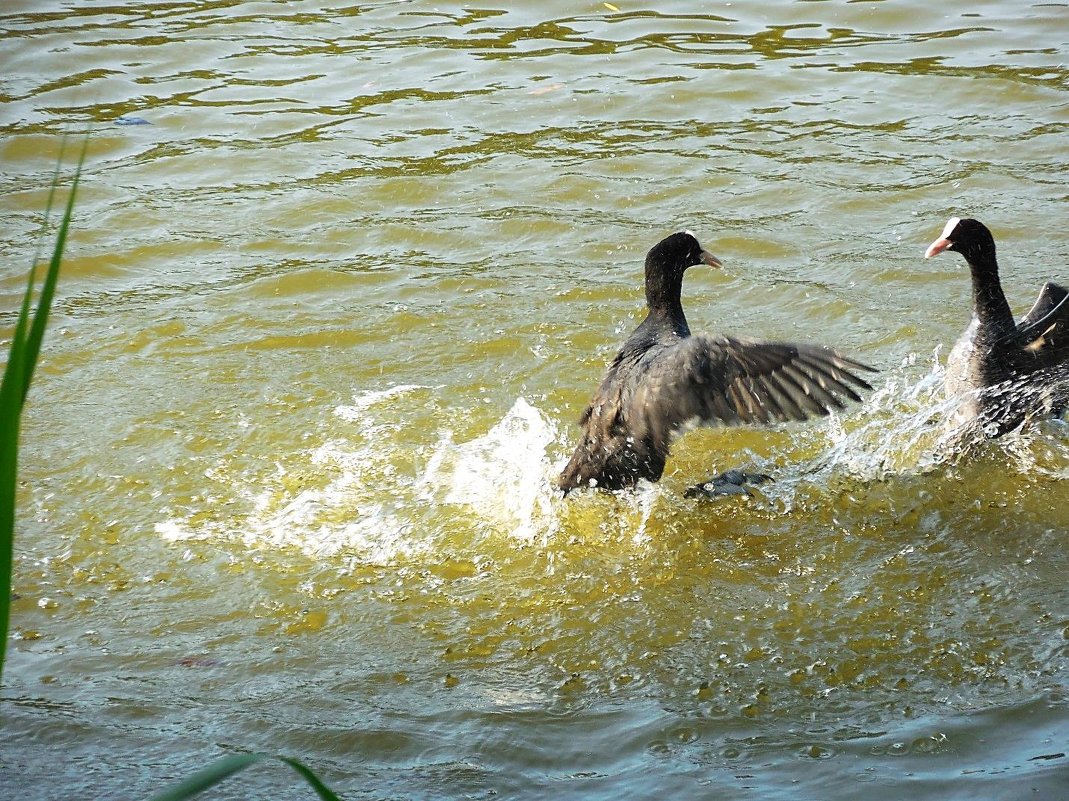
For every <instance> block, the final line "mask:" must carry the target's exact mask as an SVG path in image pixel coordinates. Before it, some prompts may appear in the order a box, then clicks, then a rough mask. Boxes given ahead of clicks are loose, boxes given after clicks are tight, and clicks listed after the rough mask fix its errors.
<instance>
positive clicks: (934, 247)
mask: <svg viewBox="0 0 1069 801" xmlns="http://www.w3.org/2000/svg"><path fill="white" fill-rule="evenodd" d="M951 244H952V243H951V241H950V240H949V239H943V238H939V239H937V240H935V241H934V242H932V244H930V245H929V246H928V249H927V250H926V251H924V258H926V259H930V258H931V257H932V256H938V255H939V254H940V253H942V252H943V251H944V250H946V249H947V248H948V247H950V245H951Z"/></svg>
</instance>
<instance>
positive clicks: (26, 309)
mask: <svg viewBox="0 0 1069 801" xmlns="http://www.w3.org/2000/svg"><path fill="white" fill-rule="evenodd" d="M87 146H88V137H86V142H85V144H83V146H82V155H81V158H80V159H79V160H78V168H77V170H76V172H75V176H74V182H73V184H72V186H71V192H70V197H69V198H68V199H67V207H66V210H65V211H64V214H63V219H62V221H61V224H60V230H59V233H58V235H57V237H56V242H55V246H54V248H53V251H52V259H51V262H50V264H49V268H48V274H47V275H46V277H45V283H44V286H43V288H42V290H41V296H40V298H39V299H38V303H37V308H36V310H35V311H34V312H33V315H32V321H31V313H30V309H31V307H32V299H33V287H34V283H35V279H36V272H37V260H36V258H35V259H34V262H33V264H32V265H31V266H30V276H29V280H28V282H27V286H26V294H25V295H24V296H23V299H22V306H21V308H20V310H19V317H18V320H17V321H16V323H15V330H14V332H13V334H12V339H11V349H10V351H9V355H8V360H7V365H6V366H5V367H4V375H3V378H2V379H0V680H2V678H3V671H4V663H5V661H6V658H7V638H8V631H9V630H10V624H11V571H12V561H13V554H14V548H15V490H16V487H17V483H18V446H19V427H20V422H21V418H22V407H23V405H24V403H25V400H26V393H27V392H28V391H29V387H30V379H31V378H32V376H33V369H34V366H35V365H36V363H37V356H38V354H39V352H40V349H41V341H42V340H43V339H44V332H45V327H46V325H47V323H48V311H49V308H50V307H51V304H52V298H53V296H54V294H55V288H56V281H57V280H58V277H59V266H60V264H61V262H62V260H63V248H64V246H65V245H66V241H67V232H68V231H69V229H70V221H71V217H72V215H73V214H74V198H75V193H76V190H77V187H78V180H79V178H80V177H81V171H82V165H83V163H84V161H85V152H86V148H87ZM58 182H59V170H58V167H57V170H56V173H55V176H54V177H53V185H52V191H51V192H50V193H49V201H48V204H49V209H51V205H52V197H53V195H54V193H55V189H56V184H58ZM46 225H47V223H46Z"/></svg>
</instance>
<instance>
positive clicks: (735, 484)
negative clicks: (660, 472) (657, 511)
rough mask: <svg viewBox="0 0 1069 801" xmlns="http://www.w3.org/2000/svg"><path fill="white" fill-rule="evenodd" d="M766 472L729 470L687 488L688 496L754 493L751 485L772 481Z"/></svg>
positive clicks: (702, 496) (705, 496) (710, 496)
mask: <svg viewBox="0 0 1069 801" xmlns="http://www.w3.org/2000/svg"><path fill="white" fill-rule="evenodd" d="M771 480H772V476H768V475H765V474H764V473H747V472H746V471H745V470H728V471H726V472H724V473H721V474H720V475H718V476H713V477H712V478H710V479H709V480H708V481H705V482H703V483H701V484H695V485H694V486H693V487H690V488H688V489H687V491H686V493H685V497H687V498H722V497H724V496H725V495H753V493H752V492H750V490H749V487H750V486H755V485H757V484H764V483H765V482H766V481H771Z"/></svg>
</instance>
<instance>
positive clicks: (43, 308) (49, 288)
mask: <svg viewBox="0 0 1069 801" xmlns="http://www.w3.org/2000/svg"><path fill="white" fill-rule="evenodd" d="M88 147H89V138H88V137H86V139H85V141H84V142H83V143H82V152H81V155H79V156H78V167H77V169H75V171H74V180H73V181H72V182H71V191H70V194H69V195H68V196H67V207H66V209H64V211H63V219H62V220H61V221H60V224H59V231H58V232H57V234H56V246H55V247H54V248H53V249H52V258H51V260H50V261H49V263H48V272H47V273H45V280H44V283H43V284H42V285H41V296H40V298H39V299H38V301H37V313H36V314H34V316H33V324H32V325H31V326H30V331H29V334H28V335H27V337H26V364H25V366H24V368H23V372H24V374H25V378H24V382H25V383H24V385H23V389H22V397H23V399H24V400H25V398H26V393H27V392H29V391H30V381H31V380H32V378H33V371H34V368H35V367H36V366H37V356H38V354H39V353H40V352H41V342H42V341H43V340H44V336H45V326H47V325H48V312H49V311H50V310H51V308H52V298H53V296H54V295H55V293H56V282H57V281H58V280H59V267H60V265H61V264H62V263H63V249H64V248H65V247H66V245H67V232H68V231H69V230H70V225H71V216H72V215H73V214H74V198H75V195H77V193H78V181H79V180H80V179H81V177H82V167H83V165H84V164H85V152H86V150H87V149H88Z"/></svg>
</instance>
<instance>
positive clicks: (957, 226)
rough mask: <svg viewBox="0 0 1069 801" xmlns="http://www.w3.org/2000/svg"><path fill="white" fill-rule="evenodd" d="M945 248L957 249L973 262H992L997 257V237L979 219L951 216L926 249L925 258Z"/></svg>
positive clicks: (967, 259)
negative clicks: (941, 231) (936, 237)
mask: <svg viewBox="0 0 1069 801" xmlns="http://www.w3.org/2000/svg"><path fill="white" fill-rule="evenodd" d="M944 250H953V251H956V252H958V253H960V254H961V255H962V256H964V257H965V260H966V261H968V262H970V263H972V264H980V263H984V262H990V261H994V259H995V239H994V237H993V236H991V232H990V231H989V230H987V226H986V225H984V224H983V223H982V222H980V221H979V220H970V219H964V220H963V219H960V218H958V217H951V218H950V219H949V220H947V224H946V226H944V228H943V233H941V234H940V235H939V238H938V239H936V240H935V241H934V242H932V244H930V245H929V246H928V249H927V250H926V251H924V258H926V259H930V258H931V257H932V256H936V255H938V254H940V253H942V252H943V251H944Z"/></svg>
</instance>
